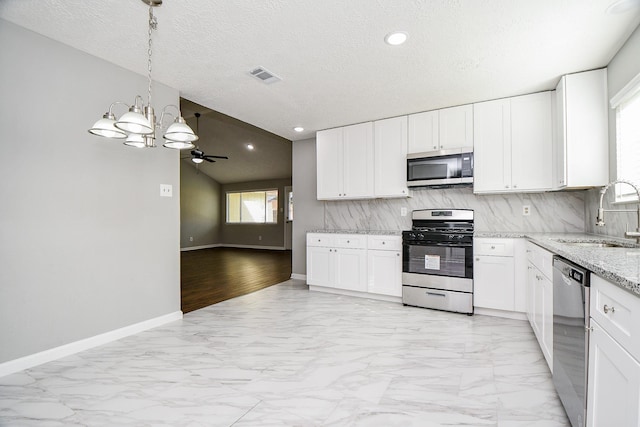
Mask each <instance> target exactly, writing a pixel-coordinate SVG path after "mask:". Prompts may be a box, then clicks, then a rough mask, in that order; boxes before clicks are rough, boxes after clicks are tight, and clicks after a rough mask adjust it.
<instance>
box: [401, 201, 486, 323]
mask: <svg viewBox="0 0 640 427" xmlns="http://www.w3.org/2000/svg"><path fill="white" fill-rule="evenodd" d="M412 220H413V224H412V228H411V231H403V232H402V302H403V304H405V305H412V306H417V307H424V308H434V309H438V310H446V311H454V312H458V313H466V314H469V315H471V314H473V210H470V209H424V210H415V211H413V213H412Z"/></svg>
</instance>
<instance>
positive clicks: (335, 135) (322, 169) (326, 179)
mask: <svg viewBox="0 0 640 427" xmlns="http://www.w3.org/2000/svg"><path fill="white" fill-rule="evenodd" d="M316 166H317V182H318V184H317V192H318V193H317V198H318V200H323V199H337V198H339V197H342V194H343V189H342V182H343V176H342V171H343V153H342V128H336V129H328V130H323V131H319V132H318V133H317V134H316Z"/></svg>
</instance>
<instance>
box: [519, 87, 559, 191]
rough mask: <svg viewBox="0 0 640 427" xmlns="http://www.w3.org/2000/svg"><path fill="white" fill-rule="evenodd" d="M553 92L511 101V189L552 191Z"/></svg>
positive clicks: (535, 94) (520, 97)
mask: <svg viewBox="0 0 640 427" xmlns="http://www.w3.org/2000/svg"><path fill="white" fill-rule="evenodd" d="M552 137H553V136H552V132H551V92H540V93H534V94H532V95H524V96H516V97H514V98H511V186H512V189H513V190H514V191H531V190H550V189H551V183H552V174H553V172H552V168H553V162H552V152H551V150H552V146H553V139H552Z"/></svg>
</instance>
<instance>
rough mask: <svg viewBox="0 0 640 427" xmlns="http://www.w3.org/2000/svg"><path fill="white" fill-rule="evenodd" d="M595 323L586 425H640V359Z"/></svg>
mask: <svg viewBox="0 0 640 427" xmlns="http://www.w3.org/2000/svg"><path fill="white" fill-rule="evenodd" d="M629 297H630V298H634V297H632V296H629ZM592 326H593V331H592V332H591V336H590V338H589V387H588V390H587V426H592V427H599V426H640V417H639V416H638V408H639V407H640V405H639V403H640V363H638V361H637V360H635V359H634V358H633V357H632V356H631V355H630V354H629V353H628V352H627V351H626V350H625V349H624V348H622V346H620V344H618V343H617V342H616V341H615V340H614V339H613V338H611V336H610V335H609V334H607V332H606V331H605V329H604V328H602V326H600V325H599V324H598V323H597V322H595V321H594V322H593V323H592Z"/></svg>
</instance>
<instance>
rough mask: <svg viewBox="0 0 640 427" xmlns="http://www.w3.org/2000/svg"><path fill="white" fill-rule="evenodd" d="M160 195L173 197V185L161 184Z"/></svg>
mask: <svg viewBox="0 0 640 427" xmlns="http://www.w3.org/2000/svg"><path fill="white" fill-rule="evenodd" d="M160 197H173V185H171V184H160Z"/></svg>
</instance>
